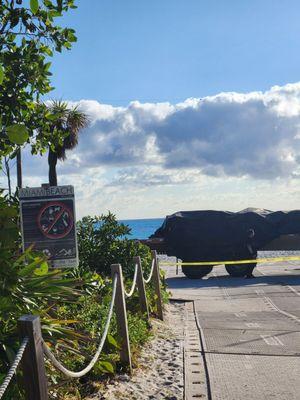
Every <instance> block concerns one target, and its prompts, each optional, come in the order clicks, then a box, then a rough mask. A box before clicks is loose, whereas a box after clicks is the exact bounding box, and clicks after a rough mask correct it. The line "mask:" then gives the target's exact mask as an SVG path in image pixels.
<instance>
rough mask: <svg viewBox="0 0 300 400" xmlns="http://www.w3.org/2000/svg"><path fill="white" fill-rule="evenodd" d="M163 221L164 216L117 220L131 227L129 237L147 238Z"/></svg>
mask: <svg viewBox="0 0 300 400" xmlns="http://www.w3.org/2000/svg"><path fill="white" fill-rule="evenodd" d="M163 221H164V218H148V219H122V220H119V222H122V223H123V224H125V225H128V226H129V227H130V228H131V235H129V236H128V238H130V239H148V237H149V236H150V235H152V234H153V233H154V232H155V231H156V229H158V228H159V227H160V226H161V225H162V223H163Z"/></svg>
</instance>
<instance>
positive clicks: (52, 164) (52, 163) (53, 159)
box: [48, 149, 57, 186]
mask: <svg viewBox="0 0 300 400" xmlns="http://www.w3.org/2000/svg"><path fill="white" fill-rule="evenodd" d="M56 164H57V153H55V152H54V151H52V150H51V149H49V153H48V165H49V185H50V186H57V174H56Z"/></svg>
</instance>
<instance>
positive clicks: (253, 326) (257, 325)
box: [246, 322, 260, 328]
mask: <svg viewBox="0 0 300 400" xmlns="http://www.w3.org/2000/svg"><path fill="white" fill-rule="evenodd" d="M246 325H247V326H248V328H259V327H260V325H259V324H258V323H257V322H246Z"/></svg>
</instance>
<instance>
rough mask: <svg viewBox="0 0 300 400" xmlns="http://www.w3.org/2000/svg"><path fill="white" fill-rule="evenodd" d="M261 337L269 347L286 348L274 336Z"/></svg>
mask: <svg viewBox="0 0 300 400" xmlns="http://www.w3.org/2000/svg"><path fill="white" fill-rule="evenodd" d="M260 337H261V338H262V339H263V340H264V341H265V343H267V344H268V345H269V346H284V344H283V343H282V341H281V340H280V339H279V338H278V337H277V336H273V335H260Z"/></svg>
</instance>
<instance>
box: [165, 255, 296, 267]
mask: <svg viewBox="0 0 300 400" xmlns="http://www.w3.org/2000/svg"><path fill="white" fill-rule="evenodd" d="M282 261H300V256H288V257H266V258H257V259H253V258H252V259H251V260H238V261H236V260H235V261H196V262H171V261H160V262H159V265H160V266H173V265H179V266H193V265H198V266H201V265H202V266H207V265H220V264H223V265H224V264H226V265H237V264H259V263H278V262H282Z"/></svg>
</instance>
